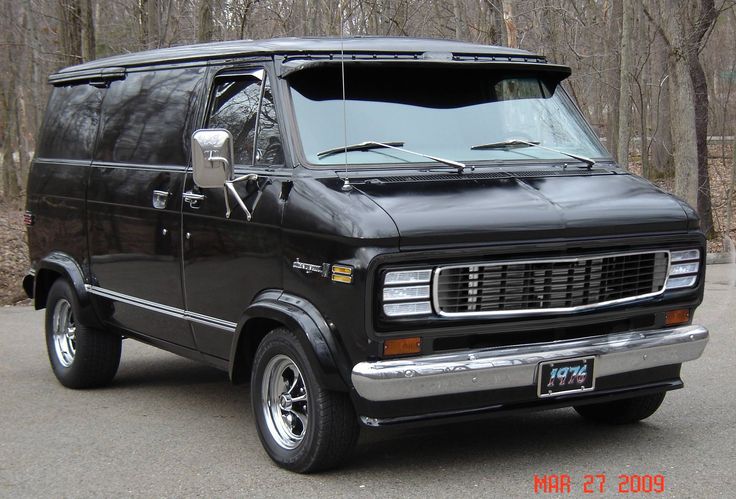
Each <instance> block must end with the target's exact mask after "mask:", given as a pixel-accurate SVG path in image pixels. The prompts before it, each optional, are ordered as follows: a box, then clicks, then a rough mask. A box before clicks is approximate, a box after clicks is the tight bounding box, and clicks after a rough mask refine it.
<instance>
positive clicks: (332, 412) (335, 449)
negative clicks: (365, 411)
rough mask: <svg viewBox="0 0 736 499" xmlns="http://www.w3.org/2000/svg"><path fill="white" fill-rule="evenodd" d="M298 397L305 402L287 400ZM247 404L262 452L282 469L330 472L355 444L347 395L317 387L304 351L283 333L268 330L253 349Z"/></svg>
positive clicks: (356, 432) (354, 425)
mask: <svg viewBox="0 0 736 499" xmlns="http://www.w3.org/2000/svg"><path fill="white" fill-rule="evenodd" d="M289 385H291V389H288V387H289ZM269 387H273V389H269ZM302 388H303V389H304V390H303V391H302ZM280 391H281V394H280V395H279V396H278V402H276V400H275V398H276V397H275V396H276V394H278V392H280ZM302 394H303V395H304V396H306V400H304V401H296V400H295V401H293V402H292V397H293V395H296V397H293V398H295V399H297V400H299V399H300V398H302V396H303V395H302ZM269 401H270V404H269ZM251 405H252V408H253V416H254V418H255V421H256V426H257V429H258V437H259V438H260V439H261V443H262V444H263V447H264V449H265V450H266V452H267V453H268V455H269V457H270V458H271V459H272V460H273V461H274V462H275V463H276V464H278V465H279V466H281V467H282V468H285V469H287V470H291V471H296V472H298V473H311V472H315V471H321V470H326V469H329V468H334V467H336V466H338V465H341V464H343V463H344V462H345V460H346V459H347V457H348V456H349V455H350V453H351V451H352V450H353V448H354V447H355V443H356V441H357V440H358V435H359V433H360V428H359V426H358V421H357V417H356V416H355V412H354V410H353V406H352V403H351V402H350V399H349V397H348V394H347V393H341V392H334V391H329V390H326V389H325V388H324V387H323V386H321V385H320V383H319V380H318V379H317V377H316V376H315V374H314V369H313V367H312V366H311V365H310V362H309V358H308V357H307V355H306V353H305V351H304V348H303V347H302V345H301V343H300V342H299V340H298V339H297V337H296V336H295V335H294V333H292V332H291V331H289V330H288V329H283V328H279V329H275V330H273V331H271V332H270V333H269V334H268V335H267V336H266V337H265V338H264V339H263V341H262V342H261V343H260V345H259V346H258V350H257V351H256V355H255V359H254V360H253V372H252V376H251ZM285 407H286V408H287V410H285V409H284V408H285ZM289 417H291V419H288V418H289ZM291 421H293V423H291ZM302 423H304V424H302Z"/></svg>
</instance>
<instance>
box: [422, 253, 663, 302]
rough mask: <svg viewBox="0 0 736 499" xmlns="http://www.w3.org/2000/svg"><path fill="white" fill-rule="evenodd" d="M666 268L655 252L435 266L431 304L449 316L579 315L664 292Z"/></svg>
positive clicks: (661, 258) (661, 257) (661, 256)
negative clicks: (573, 313)
mask: <svg viewBox="0 0 736 499" xmlns="http://www.w3.org/2000/svg"><path fill="white" fill-rule="evenodd" d="M668 266H669V253H668V252H666V251H658V252H649V253H626V254H616V255H598V256H590V257H578V258H561V259H549V260H528V261H508V262H498V263H496V262H492V263H491V262H487V263H486V262H484V263H477V264H473V265H454V266H448V267H439V268H438V269H437V270H436V271H435V272H436V274H435V279H434V287H433V300H434V306H435V309H436V310H437V312H439V313H440V314H442V315H447V316H457V315H523V314H537V313H553V312H566V311H573V310H581V309H587V308H594V307H597V306H601V305H605V304H609V303H619V302H625V301H631V300H636V299H640V298H644V297H648V296H653V295H656V294H659V293H661V292H663V291H664V284H665V281H666V279H667V269H668Z"/></svg>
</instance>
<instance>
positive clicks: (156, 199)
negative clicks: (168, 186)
mask: <svg viewBox="0 0 736 499" xmlns="http://www.w3.org/2000/svg"><path fill="white" fill-rule="evenodd" d="M170 195H171V194H170V193H169V192H168V191H158V190H156V191H153V199H151V204H152V205H153V207H154V208H156V209H157V210H163V209H165V208H166V203H168V202H169V196H170Z"/></svg>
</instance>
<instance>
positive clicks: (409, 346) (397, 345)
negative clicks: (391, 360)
mask: <svg viewBox="0 0 736 499" xmlns="http://www.w3.org/2000/svg"><path fill="white" fill-rule="evenodd" d="M421 351H422V339H421V338H420V337H419V336H415V337H412V338H399V339H397V340H386V341H384V342H383V355H385V356H392V355H406V354H409V353H419V352H421Z"/></svg>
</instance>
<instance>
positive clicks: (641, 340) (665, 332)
mask: <svg viewBox="0 0 736 499" xmlns="http://www.w3.org/2000/svg"><path fill="white" fill-rule="evenodd" d="M707 342H708V330H707V329H706V328H704V327H703V326H697V325H692V326H681V327H675V328H668V329H656V330H651V331H636V332H628V333H618V334H609V335H607V336H596V337H591V338H583V339H579V340H565V341H554V342H550V343H537V344H531V345H521V346H516V347H501V348H484V349H480V350H471V351H464V352H453V353H448V354H436V355H427V356H424V357H412V358H405V359H398V360H384V361H379V362H361V363H359V364H356V365H355V367H353V372H352V376H351V377H352V381H353V386H354V387H355V390H356V391H357V392H358V394H359V395H360V396H361V397H363V398H365V399H367V400H372V401H377V402H379V401H387V400H403V399H413V398H421V397H433V396H438V395H451V394H456V393H468V392H476V391H484V390H498V389H503V388H516V387H524V386H536V377H537V367H538V365H539V363H540V362H544V361H549V360H562V359H567V358H577V357H590V356H595V359H596V360H595V375H596V378H600V377H602V376H609V375H612V374H621V373H625V372H629V371H637V370H640V369H648V368H652V367H657V366H666V365H671V364H680V363H682V362H686V361H688V360H695V359H697V358H698V357H700V355H701V354H702V353H703V350H704V349H705V344H706V343H707Z"/></svg>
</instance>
